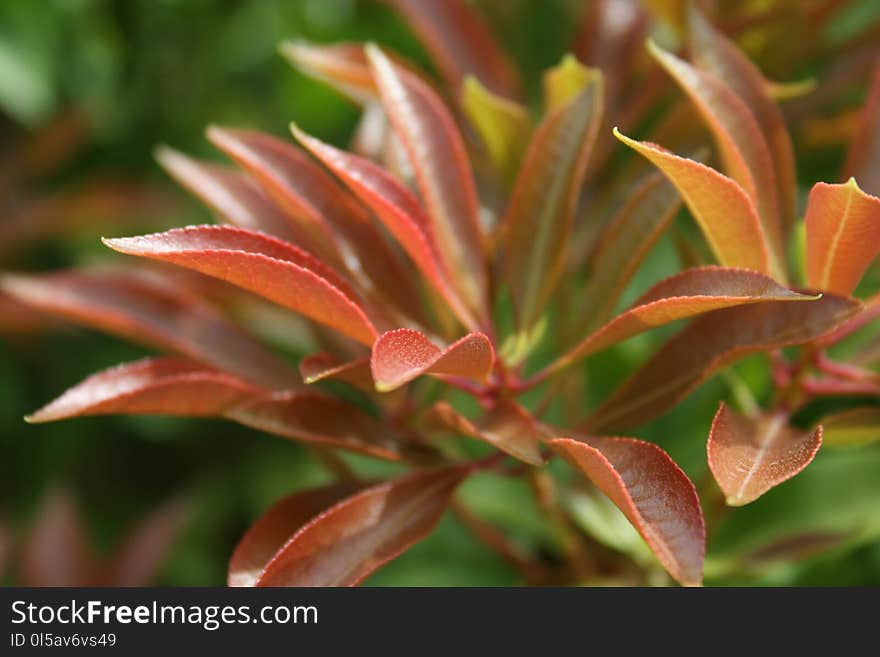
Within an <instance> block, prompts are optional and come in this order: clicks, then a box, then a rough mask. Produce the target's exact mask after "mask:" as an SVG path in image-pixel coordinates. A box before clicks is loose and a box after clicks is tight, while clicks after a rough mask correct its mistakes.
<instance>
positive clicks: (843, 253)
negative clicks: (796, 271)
mask: <svg viewBox="0 0 880 657" xmlns="http://www.w3.org/2000/svg"><path fill="white" fill-rule="evenodd" d="M804 222H805V224H806V228H807V284H808V285H810V286H811V287H815V288H818V289H820V290H828V291H829V292H834V293H835V294H850V293H851V292H852V291H853V290H854V289H855V288H856V285H858V284H859V281H860V280H861V278H862V275H863V274H864V273H865V270H866V269H867V268H868V265H870V264H871V261H872V260H873V259H874V258H875V257H876V255H877V253H878V252H880V198H877V197H876V196H871V195H869V194H866V193H865V192H863V191H862V190H861V189H859V186H858V184H857V183H856V181H855V179H853V178H850V180H849V182H847V183H845V184H842V185H829V184H827V183H821V182H820V183H816V184H815V185H813V189H811V190H810V196H809V199H808V200H807V214H806V218H805V219H804Z"/></svg>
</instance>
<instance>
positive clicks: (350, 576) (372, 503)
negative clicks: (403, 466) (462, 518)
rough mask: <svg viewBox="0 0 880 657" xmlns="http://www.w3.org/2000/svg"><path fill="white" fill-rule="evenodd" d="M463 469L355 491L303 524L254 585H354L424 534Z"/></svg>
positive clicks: (423, 473)
mask: <svg viewBox="0 0 880 657" xmlns="http://www.w3.org/2000/svg"><path fill="white" fill-rule="evenodd" d="M467 473H468V470H467V469H465V468H443V469H438V470H427V471H421V472H416V473H415V474H413V475H410V476H408V477H405V478H403V479H398V480H396V481H388V482H385V483H383V484H379V485H378V486H373V487H370V488H367V489H366V490H363V491H361V492H359V493H356V494H355V495H353V496H352V497H349V498H348V499H345V500H343V501H341V502H339V503H337V504H335V505H334V506H332V507H330V508H329V509H327V510H326V511H324V512H323V513H321V514H320V515H318V516H317V517H315V518H314V519H313V520H312V521H311V522H308V523H307V524H306V525H304V526H303V527H302V529H300V530H299V531H298V532H296V534H294V535H293V537H292V538H291V539H290V540H289V541H288V542H287V543H286V544H285V545H284V546H283V547H282V548H281V549H280V550H279V551H278V553H277V554H275V556H274V557H272V559H271V561H269V563H268V564H267V565H266V568H265V570H264V571H263V572H262V574H261V575H260V578H259V579H258V580H257V582H256V585H257V586H354V585H356V584H358V583H359V582H361V581H362V580H363V579H364V578H365V577H367V575H369V574H370V573H372V572H373V571H375V570H376V569H378V568H380V567H381V566H383V565H384V564H386V563H387V562H389V561H391V560H392V559H394V558H395V557H397V556H398V555H399V554H401V553H402V552H404V551H405V550H407V549H408V548H409V547H410V546H412V545H413V544H414V543H417V542H418V541H420V540H422V539H423V538H425V537H426V536H427V535H428V534H430V533H431V531H432V530H433V529H434V526H435V525H436V524H437V522H438V521H439V520H440V518H441V516H442V515H443V512H444V511H445V510H446V506H447V504H448V503H449V498H450V496H451V495H452V492H453V491H454V490H455V487H456V486H457V485H458V484H459V483H460V482H461V480H462V479H464V477H465V476H467Z"/></svg>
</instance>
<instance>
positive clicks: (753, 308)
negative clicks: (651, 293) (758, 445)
mask: <svg viewBox="0 0 880 657" xmlns="http://www.w3.org/2000/svg"><path fill="white" fill-rule="evenodd" d="M860 308H861V304H860V303H859V302H858V301H856V300H855V299H848V298H845V297H838V296H835V295H831V294H826V295H824V296H822V298H820V299H818V300H816V301H804V302H798V303H792V302H790V301H766V302H763V303H753V304H748V305H745V306H737V307H733V308H723V309H721V310H714V311H712V312H710V313H707V314H705V315H703V316H702V317H698V318H697V319H695V320H694V321H693V322H692V323H691V324H690V325H688V326H687V327H685V328H684V329H683V330H682V331H680V332H679V333H678V334H677V335H675V336H673V337H672V339H670V340H669V341H668V342H666V344H664V345H663V346H662V347H661V348H660V350H659V351H658V352H657V353H656V354H654V356H653V357H651V358H650V359H649V360H648V362H647V363H645V364H644V365H643V366H642V367H641V368H640V369H639V370H638V371H637V372H636V373H635V374H633V375H632V376H631V377H630V378H629V379H628V380H627V381H626V382H625V383H624V384H623V385H622V386H620V388H618V389H617V390H616V391H615V392H614V393H613V394H612V395H611V397H610V398H609V399H608V400H607V401H606V402H605V403H603V404H602V405H601V406H600V407H599V408H598V409H596V411H595V412H594V413H593V414H592V415H591V416H590V418H589V419H588V420H587V423H586V424H587V426H588V427H589V430H590V431H607V430H610V429H613V428H616V427H629V426H635V425H639V424H643V423H645V422H648V421H649V420H652V419H653V418H655V417H657V416H658V415H660V414H661V413H663V412H665V411H666V410H668V409H669V408H671V407H672V406H674V405H675V404H676V403H677V402H678V401H679V400H681V399H683V398H684V397H685V396H686V395H688V394H689V393H690V392H691V391H692V390H694V389H695V388H696V387H697V386H699V385H700V384H701V383H703V381H705V380H706V379H708V378H709V377H710V376H712V374H714V373H715V372H717V371H718V370H720V369H722V368H723V367H726V366H727V365H729V364H730V363H732V362H734V361H736V360H738V359H740V358H744V357H745V356H748V355H749V354H753V353H757V352H760V351H767V350H770V349H777V348H780V347H785V346H789V345H796V344H802V343H804V342H809V341H811V340H815V339H817V338H820V337H822V336H823V335H825V334H826V333H828V332H830V331H832V330H834V329H835V328H836V327H837V326H839V325H840V324H841V323H842V322H844V321H846V320H847V319H848V318H850V317H852V316H853V315H855V313H857V312H858V311H859V309H860Z"/></svg>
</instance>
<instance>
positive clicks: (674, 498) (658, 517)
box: [547, 438, 706, 586]
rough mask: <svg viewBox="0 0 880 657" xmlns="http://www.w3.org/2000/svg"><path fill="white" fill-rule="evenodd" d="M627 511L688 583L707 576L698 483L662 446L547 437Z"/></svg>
mask: <svg viewBox="0 0 880 657" xmlns="http://www.w3.org/2000/svg"><path fill="white" fill-rule="evenodd" d="M547 444H548V445H550V447H551V448H553V450H554V451H556V452H557V453H558V454H559V455H560V456H562V457H563V458H564V459H565V460H566V461H568V462H569V463H570V464H571V465H572V466H573V467H574V468H576V469H577V470H578V471H579V472H581V473H582V474H584V475H585V476H586V477H587V478H589V479H590V481H592V482H593V483H594V484H595V485H596V486H597V487H598V488H599V490H601V491H602V492H603V493H605V494H606V495H607V496H608V497H609V498H610V499H611V501H612V502H614V504H615V505H616V506H617V507H618V508H619V509H620V510H621V511H623V513H624V515H626V517H627V518H628V519H629V521H630V522H631V523H632V524H633V526H634V527H635V528H636V529H637V530H638V532H639V534H641V535H642V538H644V539H645V542H646V543H647V544H648V546H649V547H650V548H651V550H653V551H654V554H656V555H657V558H658V559H659V560H660V563H662V564H663V567H664V568H666V570H668V571H669V574H670V575H672V576H673V577H674V578H675V579H676V580H677V581H679V582H680V583H682V584H684V585H686V586H698V585H699V584H700V583H701V582H702V579H703V558H704V555H705V551H706V526H705V524H704V522H703V512H702V509H701V508H700V500H699V498H698V497H697V491H696V489H695V488H694V485H693V484H692V483H691V481H690V479H688V477H687V475H686V474H685V473H684V472H683V471H682V470H681V468H679V467H678V466H677V465H676V464H675V462H674V461H673V460H672V459H671V458H669V456H668V455H667V454H666V452H664V451H663V450H662V449H660V448H659V447H657V445H654V444H653V443H647V442H644V441H642V440H635V439H633V438H596V439H593V440H591V441H590V443H589V444H587V443H585V442H580V441H578V440H572V439H570V438H554V439H552V440H549V441H547Z"/></svg>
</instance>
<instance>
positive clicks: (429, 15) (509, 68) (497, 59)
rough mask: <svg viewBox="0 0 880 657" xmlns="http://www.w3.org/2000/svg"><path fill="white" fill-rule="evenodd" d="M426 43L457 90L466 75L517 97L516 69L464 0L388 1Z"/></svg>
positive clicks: (497, 91)
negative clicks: (440, 0)
mask: <svg viewBox="0 0 880 657" xmlns="http://www.w3.org/2000/svg"><path fill="white" fill-rule="evenodd" d="M390 2H391V4H392V5H394V6H395V7H396V8H397V10H398V11H399V12H400V13H401V14H402V15H403V16H404V17H405V18H406V20H407V21H408V22H409V24H410V26H412V28H413V30H414V31H415V32H416V34H417V35H418V37H419V40H420V41H421V42H422V43H423V44H425V47H426V48H427V50H428V53H429V54H430V55H431V58H432V59H433V60H434V62H435V63H436V64H437V68H439V69H440V72H441V73H442V74H443V77H444V78H445V79H446V82H447V84H448V85H449V86H450V87H451V88H452V89H453V91H454V92H457V91H458V90H459V89H461V84H462V81H463V80H464V78H465V76H466V75H468V74H471V75H474V76H476V78H477V79H478V80H480V82H482V83H483V84H484V85H485V86H487V87H489V88H490V89H492V90H493V91H494V92H496V93H499V94H501V95H505V96H508V97H516V95H517V93H518V91H519V88H520V84H519V80H518V78H517V73H516V69H515V68H514V67H513V65H512V64H511V62H510V60H509V58H508V57H507V55H506V54H505V53H504V51H502V50H501V48H500V47H499V45H498V44H497V43H496V41H495V39H494V38H493V36H492V33H491V32H490V31H489V30H488V29H487V28H486V26H485V25H484V24H483V22H482V20H481V19H480V17H479V15H478V14H477V12H476V11H475V10H474V9H472V8H471V7H470V6H469V5H468V3H467V2H464V1H463V0H443V2H423V1H422V0H390Z"/></svg>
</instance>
